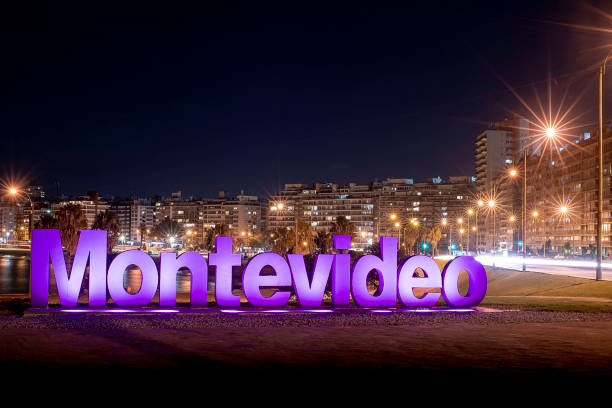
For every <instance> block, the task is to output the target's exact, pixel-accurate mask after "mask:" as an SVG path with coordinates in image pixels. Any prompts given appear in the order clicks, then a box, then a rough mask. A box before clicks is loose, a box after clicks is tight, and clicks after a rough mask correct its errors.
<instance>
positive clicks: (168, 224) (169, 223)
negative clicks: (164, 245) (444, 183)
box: [153, 218, 185, 242]
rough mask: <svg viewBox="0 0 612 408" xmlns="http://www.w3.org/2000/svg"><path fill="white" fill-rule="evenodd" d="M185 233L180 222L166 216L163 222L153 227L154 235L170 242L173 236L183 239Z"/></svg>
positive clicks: (174, 238)
mask: <svg viewBox="0 0 612 408" xmlns="http://www.w3.org/2000/svg"><path fill="white" fill-rule="evenodd" d="M184 235H185V230H184V229H183V227H181V225H180V224H179V223H178V222H176V221H174V220H171V219H170V218H164V219H163V220H162V222H160V223H159V224H157V225H156V226H155V227H154V228H153V236H154V237H157V238H158V239H163V240H167V241H168V242H170V239H171V238H172V239H173V240H176V239H182V238H183V236H184Z"/></svg>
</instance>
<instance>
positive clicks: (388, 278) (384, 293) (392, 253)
mask: <svg viewBox="0 0 612 408" xmlns="http://www.w3.org/2000/svg"><path fill="white" fill-rule="evenodd" d="M380 252H381V254H382V259H381V258H379V257H377V256H376V255H365V256H362V257H361V258H359V259H358V260H357V262H355V266H354V267H353V283H352V289H353V299H355V302H356V303H357V304H358V305H359V306H364V307H378V306H383V307H395V306H397V238H395V237H381V239H380ZM373 269H375V270H376V271H377V272H378V279H379V284H378V292H379V295H377V296H374V295H371V294H370V292H368V282H367V280H368V273H370V271H371V270H373Z"/></svg>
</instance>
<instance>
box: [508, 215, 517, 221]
mask: <svg viewBox="0 0 612 408" xmlns="http://www.w3.org/2000/svg"><path fill="white" fill-rule="evenodd" d="M508 221H510V222H514V221H516V217H515V216H514V215H511V216H510V218H508Z"/></svg>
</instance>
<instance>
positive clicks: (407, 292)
mask: <svg viewBox="0 0 612 408" xmlns="http://www.w3.org/2000/svg"><path fill="white" fill-rule="evenodd" d="M417 268H421V269H422V270H423V272H425V277H424V278H421V277H415V276H414V271H415V270H416V269H417ZM414 288H438V289H441V288H442V276H441V274H440V267H439V266H438V264H437V263H436V261H434V260H433V259H431V258H430V257H428V256H425V255H416V256H411V257H410V258H408V259H406V261H405V262H404V263H403V264H402V266H401V267H400V271H399V277H398V278H397V290H398V293H399V297H400V300H401V301H402V303H403V304H404V305H406V306H408V307H411V306H433V305H435V304H436V302H437V301H438V299H440V293H425V294H424V295H423V297H421V298H418V297H416V296H415V295H414V291H413V289H414Z"/></svg>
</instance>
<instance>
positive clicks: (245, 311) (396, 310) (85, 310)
mask: <svg viewBox="0 0 612 408" xmlns="http://www.w3.org/2000/svg"><path fill="white" fill-rule="evenodd" d="M30 310H31V311H32V312H36V313H41V312H46V313H57V312H61V313H190V314H192V313H219V312H221V313H242V314H258V313H469V312H482V313H487V311H486V310H477V309H470V308H418V309H399V308H390V309H362V308H341V309H248V308H244V309H215V308H202V309H195V310H194V309H191V308H177V309H141V308H134V309H113V308H98V309H96V308H81V309H61V308H58V309H54V308H48V309H47V308H45V309H30ZM495 311H497V310H495Z"/></svg>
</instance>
